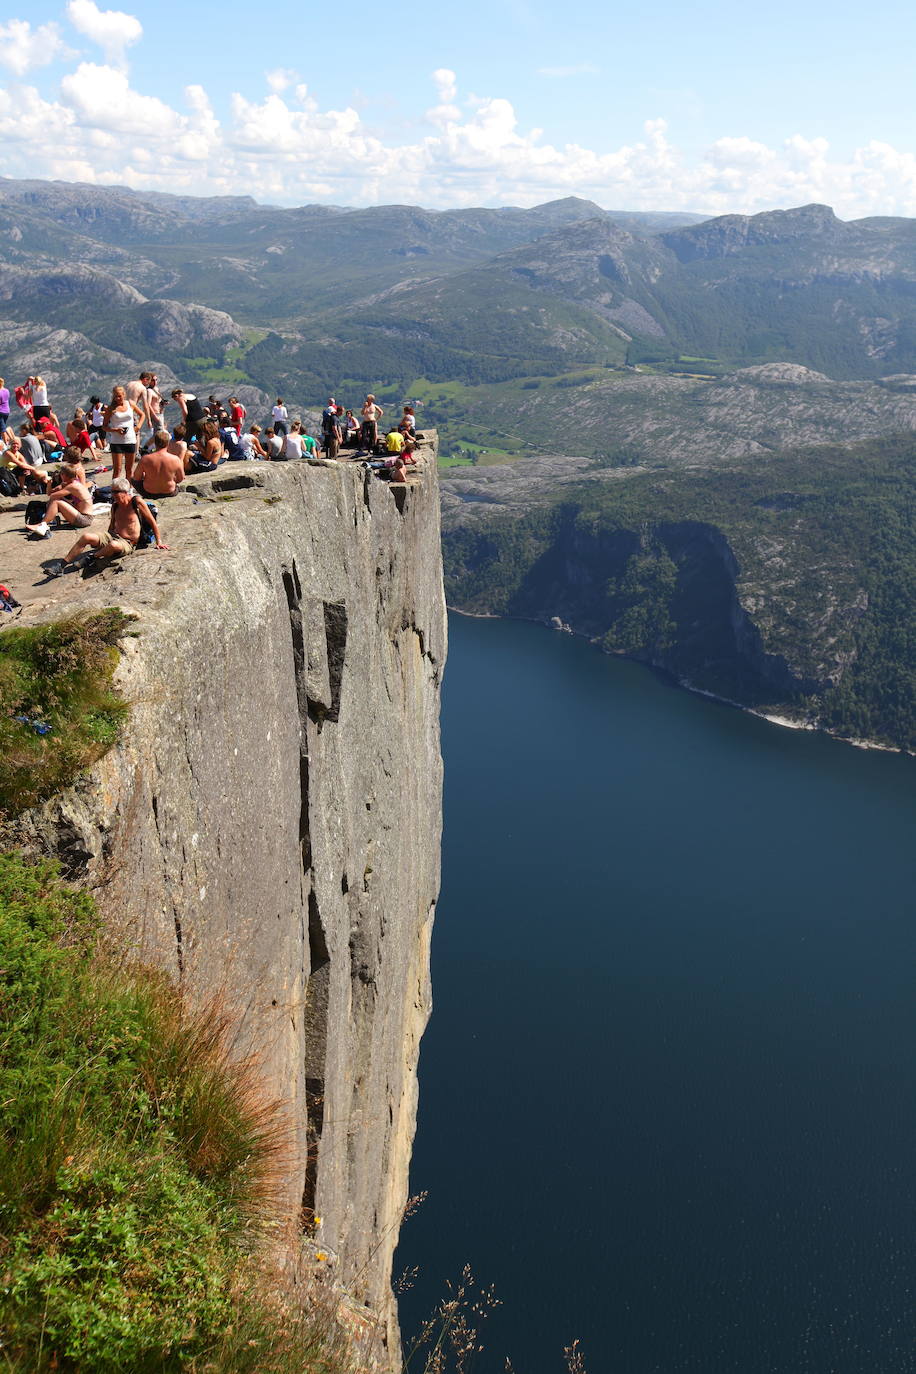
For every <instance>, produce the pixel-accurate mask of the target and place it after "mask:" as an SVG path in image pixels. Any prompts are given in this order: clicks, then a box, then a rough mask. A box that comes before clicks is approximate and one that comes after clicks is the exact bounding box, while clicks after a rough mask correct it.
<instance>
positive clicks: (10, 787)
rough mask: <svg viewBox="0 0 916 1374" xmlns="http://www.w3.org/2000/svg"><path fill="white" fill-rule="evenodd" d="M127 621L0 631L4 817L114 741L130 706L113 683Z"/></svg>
mask: <svg viewBox="0 0 916 1374" xmlns="http://www.w3.org/2000/svg"><path fill="white" fill-rule="evenodd" d="M128 622H129V617H128V616H125V615H124V614H123V613H122V612H121V611H118V610H105V611H101V612H99V613H97V614H94V615H79V616H70V617H68V618H67V619H64V620H57V621H54V622H52V623H51V624H48V625H34V626H16V627H14V628H12V629H8V630H5V631H4V632H3V633H2V634H0V817H4V816H5V817H11V816H15V815H17V814H18V813H19V812H20V811H23V810H25V809H26V808H27V807H29V806H34V805H35V804H36V803H38V802H40V801H44V800H45V799H46V798H48V797H50V796H53V795H54V793H55V792H57V791H60V789H61V788H63V787H65V786H67V785H68V784H69V783H70V782H72V781H73V779H74V778H75V777H76V776H77V775H78V774H79V773H80V772H82V771H83V769H85V768H88V767H89V766H90V765H91V764H93V763H95V762H96V760H97V759H99V758H101V757H102V755H103V754H104V753H106V751H107V750H108V749H109V748H110V747H111V745H112V744H114V742H115V740H116V739H117V737H118V734H119V733H120V730H121V728H122V726H123V724H124V721H125V719H126V716H127V711H128V707H127V704H126V703H125V702H124V701H123V700H122V698H121V697H120V696H119V694H118V693H117V691H116V690H115V688H114V687H113V686H112V677H113V674H114V670H115V667H116V666H117V662H118V649H117V644H118V641H119V640H120V639H121V637H122V636H123V635H124V633H125V631H126V626H127V624H128Z"/></svg>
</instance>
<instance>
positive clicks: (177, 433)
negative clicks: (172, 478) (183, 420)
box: [169, 425, 188, 463]
mask: <svg viewBox="0 0 916 1374" xmlns="http://www.w3.org/2000/svg"><path fill="white" fill-rule="evenodd" d="M187 452H188V444H187V439H186V436H185V427H184V425H176V426H175V429H174V432H173V434H172V437H171V439H170V440H169V453H171V454H173V455H174V456H175V457H176V458H180V459H181V461H182V463H184V460H185V457H186V455H187Z"/></svg>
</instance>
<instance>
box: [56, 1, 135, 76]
mask: <svg viewBox="0 0 916 1374" xmlns="http://www.w3.org/2000/svg"><path fill="white" fill-rule="evenodd" d="M67 18H68V19H69V20H70V23H71V24H72V25H73V27H74V28H75V29H78V30H79V32H80V33H83V34H85V35H86V37H87V38H91V39H92V41H93V43H97V44H98V46H99V47H100V48H101V49H102V52H103V53H104V54H105V56H106V57H107V59H108V61H109V62H112V63H114V64H115V65H116V66H120V65H121V64H122V63H123V62H124V50H125V49H126V48H129V47H130V46H131V45H132V44H133V43H137V42H139V40H140V39H141V38H142V37H143V25H142V24H141V23H140V20H139V19H137V18H136V16H135V15H133V14H125V13H124V11H123V10H100V9H99V7H98V5H96V4H94V3H93V0H69V4H68V5H67Z"/></svg>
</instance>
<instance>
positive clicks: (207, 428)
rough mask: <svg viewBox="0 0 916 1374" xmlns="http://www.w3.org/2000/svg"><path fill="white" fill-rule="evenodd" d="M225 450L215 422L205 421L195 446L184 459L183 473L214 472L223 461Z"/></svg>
mask: <svg viewBox="0 0 916 1374" xmlns="http://www.w3.org/2000/svg"><path fill="white" fill-rule="evenodd" d="M224 453H225V450H224V448H223V441H222V439H221V438H220V437H219V426H218V425H217V423H216V421H215V420H205V421H204V424H203V428H202V430H201V435H200V438H199V439H198V440H197V444H196V446H194V445H192V446H191V447H190V448H189V449H188V451H187V453H186V454H185V459H184V470H185V472H215V471H216V469H217V467H218V466H219V464H220V463H221V462H222V460H223V456H224Z"/></svg>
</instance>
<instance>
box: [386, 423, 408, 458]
mask: <svg viewBox="0 0 916 1374" xmlns="http://www.w3.org/2000/svg"><path fill="white" fill-rule="evenodd" d="M385 447H386V449H387V450H388V452H389V453H400V452H401V449H402V448H403V447H404V436H403V434H401V432H400V431H399V430H397V429H390V430H389V431H388V433H387V434H386V436H385Z"/></svg>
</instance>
